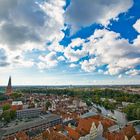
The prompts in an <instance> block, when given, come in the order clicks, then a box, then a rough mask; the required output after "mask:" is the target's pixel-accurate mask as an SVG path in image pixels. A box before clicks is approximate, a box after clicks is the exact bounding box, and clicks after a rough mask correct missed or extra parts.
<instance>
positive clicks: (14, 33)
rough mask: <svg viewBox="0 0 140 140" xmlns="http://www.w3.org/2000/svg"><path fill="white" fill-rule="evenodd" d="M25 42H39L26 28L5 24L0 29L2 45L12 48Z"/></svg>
mask: <svg viewBox="0 0 140 140" xmlns="http://www.w3.org/2000/svg"><path fill="white" fill-rule="evenodd" d="M27 40H28V41H34V42H36V41H39V40H40V38H39V36H38V35H37V34H35V33H34V32H32V31H31V30H30V29H28V27H26V26H16V25H14V24H9V23H6V24H4V25H3V26H2V27H1V29H0V41H1V43H3V44H8V45H10V46H13V45H17V44H22V43H24V42H26V41H27ZM14 47H15V46H14Z"/></svg>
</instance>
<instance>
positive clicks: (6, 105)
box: [2, 104, 11, 111]
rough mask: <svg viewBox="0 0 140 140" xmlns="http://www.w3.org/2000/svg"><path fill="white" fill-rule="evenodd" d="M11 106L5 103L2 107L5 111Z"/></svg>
mask: <svg viewBox="0 0 140 140" xmlns="http://www.w3.org/2000/svg"><path fill="white" fill-rule="evenodd" d="M10 108H11V106H10V104H5V105H3V107H2V109H3V111H6V110H9V109H10Z"/></svg>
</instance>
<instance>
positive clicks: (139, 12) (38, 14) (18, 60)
mask: <svg viewBox="0 0 140 140" xmlns="http://www.w3.org/2000/svg"><path fill="white" fill-rule="evenodd" d="M9 76H12V83H13V85H118V84H119V85H120V84H140V0H115V1H114V0H106V1H105V0H0V85H6V84H7V82H8V77H9Z"/></svg>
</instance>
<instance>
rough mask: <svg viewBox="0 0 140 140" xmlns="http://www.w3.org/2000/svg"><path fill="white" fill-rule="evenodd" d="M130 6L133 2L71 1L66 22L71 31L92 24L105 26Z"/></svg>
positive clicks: (128, 0)
mask: <svg viewBox="0 0 140 140" xmlns="http://www.w3.org/2000/svg"><path fill="white" fill-rule="evenodd" d="M132 5H133V0H116V1H114V0H106V1H105V0H86V1H85V0H72V1H71V4H70V6H69V7H68V8H67V11H66V14H65V17H66V22H67V23H68V24H70V25H71V26H72V29H73V30H76V29H77V28H79V27H81V26H89V25H91V24H93V23H99V24H102V25H105V26H106V25H108V24H109V23H110V20H111V19H114V20H115V19H117V17H118V15H119V14H120V13H124V12H127V11H128V9H129V8H130V7H132Z"/></svg>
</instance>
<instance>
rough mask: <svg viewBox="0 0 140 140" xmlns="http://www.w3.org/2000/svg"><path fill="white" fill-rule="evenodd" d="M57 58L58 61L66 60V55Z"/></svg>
mask: <svg viewBox="0 0 140 140" xmlns="http://www.w3.org/2000/svg"><path fill="white" fill-rule="evenodd" d="M57 60H58V61H65V57H64V56H59V57H58V58H57Z"/></svg>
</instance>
